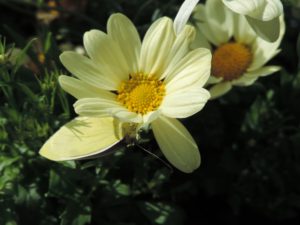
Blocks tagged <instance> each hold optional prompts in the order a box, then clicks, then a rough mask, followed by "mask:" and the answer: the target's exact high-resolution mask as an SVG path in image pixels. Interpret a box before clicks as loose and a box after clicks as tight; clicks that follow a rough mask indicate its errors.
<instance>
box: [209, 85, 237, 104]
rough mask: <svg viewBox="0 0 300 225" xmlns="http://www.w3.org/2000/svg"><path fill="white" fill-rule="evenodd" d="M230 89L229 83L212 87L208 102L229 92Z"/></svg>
mask: <svg viewBox="0 0 300 225" xmlns="http://www.w3.org/2000/svg"><path fill="white" fill-rule="evenodd" d="M231 88H232V85H231V83H230V82H222V83H219V84H216V85H213V86H212V87H211V88H210V89H209V92H210V95H211V97H210V100H213V99H215V98H219V97H221V96H222V95H224V94H226V93H227V92H228V91H230V90H231Z"/></svg>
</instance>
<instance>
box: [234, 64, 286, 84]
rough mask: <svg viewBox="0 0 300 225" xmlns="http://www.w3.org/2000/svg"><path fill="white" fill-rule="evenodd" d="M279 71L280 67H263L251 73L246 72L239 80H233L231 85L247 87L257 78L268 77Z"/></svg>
mask: <svg viewBox="0 0 300 225" xmlns="http://www.w3.org/2000/svg"><path fill="white" fill-rule="evenodd" d="M280 69H281V67H280V66H265V67H261V68H259V69H257V70H253V71H251V72H246V73H245V74H244V75H243V76H241V77H240V78H239V79H236V80H233V81H232V82H231V83H232V85H236V86H249V85H252V84H253V83H254V82H255V81H256V80H257V79H258V78H259V77H264V76H268V75H270V74H273V73H276V72H277V71H279V70H280Z"/></svg>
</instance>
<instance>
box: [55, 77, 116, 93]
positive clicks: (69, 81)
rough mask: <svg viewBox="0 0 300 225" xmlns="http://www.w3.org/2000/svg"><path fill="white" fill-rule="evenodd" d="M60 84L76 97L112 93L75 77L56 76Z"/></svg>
mask: <svg viewBox="0 0 300 225" xmlns="http://www.w3.org/2000/svg"><path fill="white" fill-rule="evenodd" d="M58 81H59V84H60V86H61V87H62V88H63V89H64V90H65V91H66V92H68V93H69V94H71V95H72V96H74V97H75V98H77V99H80V98H96V97H101V96H103V95H113V94H112V93H110V92H108V91H105V90H102V89H100V88H96V87H95V86H92V85H89V84H88V83H85V82H84V81H81V80H78V79H76V78H73V77H70V76H65V75H61V76H59V78H58Z"/></svg>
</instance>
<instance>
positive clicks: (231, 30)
mask: <svg viewBox="0 0 300 225" xmlns="http://www.w3.org/2000/svg"><path fill="white" fill-rule="evenodd" d="M193 19H194V21H196V28H197V35H196V39H195V42H194V43H193V47H207V48H209V49H210V50H211V51H212V53H213V57H212V74H211V77H210V79H209V81H208V83H207V85H209V86H210V89H209V91H210V93H211V96H212V98H216V97H219V96H221V95H223V94H225V93H226V92H228V91H229V90H230V89H231V88H232V86H234V85H236V86H248V85H251V84H253V83H254V82H255V81H256V80H257V79H258V77H260V76H266V75H269V74H272V73H274V72H276V71H278V70H279V69H280V67H279V66H265V64H266V63H267V62H268V61H269V60H270V59H272V58H273V57H274V56H275V55H277V54H278V53H279V51H280V49H278V47H279V45H280V43H281V40H282V37H283V35H284V32H285V24H284V21H283V18H282V17H281V19H280V36H279V38H278V39H277V40H276V41H275V42H272V43H270V42H267V41H265V40H264V39H262V38H260V37H259V36H258V35H257V34H256V33H255V32H254V31H253V30H252V29H251V27H250V25H249V24H248V23H247V21H246V19H245V18H244V16H241V15H238V14H236V13H233V12H232V11H230V10H229V9H227V7H225V6H224V4H223V3H222V2H221V1H219V0H208V1H206V4H205V5H203V4H200V5H198V6H197V8H196V9H195V12H194V14H193Z"/></svg>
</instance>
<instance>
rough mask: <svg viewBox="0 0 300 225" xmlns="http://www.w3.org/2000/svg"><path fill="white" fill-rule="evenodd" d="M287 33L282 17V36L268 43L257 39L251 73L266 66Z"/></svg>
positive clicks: (253, 47) (276, 52)
mask: <svg viewBox="0 0 300 225" xmlns="http://www.w3.org/2000/svg"><path fill="white" fill-rule="evenodd" d="M284 33H285V23H284V20H283V17H280V35H279V38H278V39H277V40H276V41H275V42H272V43H270V42H267V41H265V40H263V39H262V38H259V37H257V38H256V39H255V41H254V43H253V45H252V53H253V62H252V63H251V65H250V67H249V69H248V70H249V71H252V70H256V69H258V68H260V67H262V66H263V65H264V64H266V63H267V62H268V61H269V60H270V59H272V58H273V57H274V56H275V55H276V54H278V52H279V51H280V50H279V49H278V47H279V45H280V43H281V41H282V38H283V36H284Z"/></svg>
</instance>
